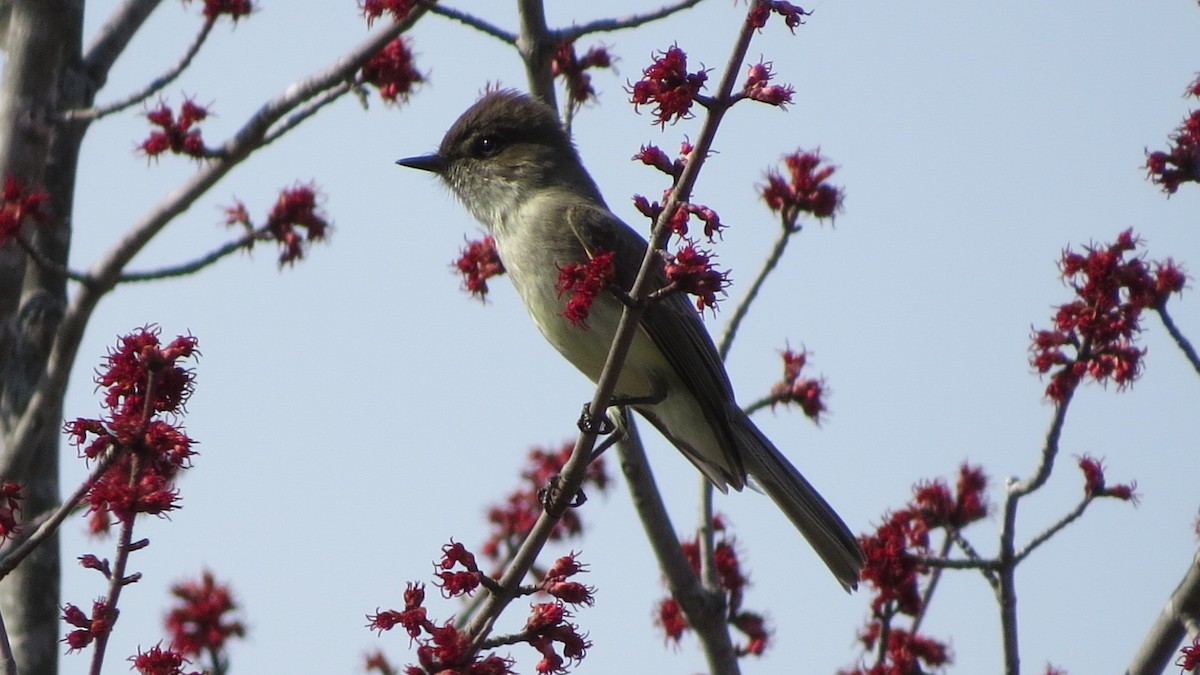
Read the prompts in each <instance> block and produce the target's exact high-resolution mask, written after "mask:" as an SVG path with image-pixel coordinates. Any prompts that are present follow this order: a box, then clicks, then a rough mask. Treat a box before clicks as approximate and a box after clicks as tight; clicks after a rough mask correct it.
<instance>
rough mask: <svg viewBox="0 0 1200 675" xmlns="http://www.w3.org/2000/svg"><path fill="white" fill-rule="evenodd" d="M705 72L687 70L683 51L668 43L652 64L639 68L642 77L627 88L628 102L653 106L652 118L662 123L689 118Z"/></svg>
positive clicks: (705, 78) (705, 76) (635, 105)
mask: <svg viewBox="0 0 1200 675" xmlns="http://www.w3.org/2000/svg"><path fill="white" fill-rule="evenodd" d="M707 79H708V71H707V70H704V69H701V70H698V71H696V72H694V73H689V72H688V71H687V54H686V53H684V51H683V50H682V49H680V48H679V47H678V46H674V45H672V46H671V47H670V48H669V49H667V51H665V52H658V54H657V56H655V57H654V63H652V64H650V65H649V66H647V67H646V68H645V70H643V71H642V79H640V80H638V81H637V82H635V83H633V85H631V87H630V88H629V92H630V102H631V103H633V105H634V107H635V108H636V107H637V106H640V105H650V104H653V105H654V118H655V119H654V121H655V122H656V123H657V124H659V125H663V126H665V125H666V123H667V122H675V121H676V120H679V119H681V118H685V117H690V116H691V109H692V103H694V102H695V100H696V96H697V95H698V94H699V93H700V90H701V89H703V88H704V82H705V80H707Z"/></svg>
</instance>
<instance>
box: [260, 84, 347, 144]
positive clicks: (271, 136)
mask: <svg viewBox="0 0 1200 675" xmlns="http://www.w3.org/2000/svg"><path fill="white" fill-rule="evenodd" d="M361 86H362V83H361V82H356V81H349V80H347V81H346V82H342V83H341V84H339V85H337V86H336V87H333V88H331V89H329V90H327V91H325V92H323V93H322V94H321V95H320V96H317V97H316V98H314V99H313V100H312V101H309V102H308V103H307V104H306V105H304V106H302V107H301V108H300V109H299V110H297V111H296V112H294V113H292V114H291V115H288V117H287V119H285V120H284V121H282V122H280V123H279V125H278V126H276V127H275V128H273V129H271V131H270V132H269V133H268V134H267V135H265V136H263V140H262V145H268V144H270V143H274V142H275V141H276V140H278V139H279V137H280V136H283V135H284V134H286V133H287V132H289V131H291V130H292V129H294V128H296V127H297V126H299V125H300V123H301V122H303V121H304V120H306V119H308V118H310V117H312V116H313V115H315V114H316V113H317V111H318V110H320V109H321V108H324V107H325V106H327V105H329V104H330V103H333V102H334V101H336V100H338V99H339V98H341V97H342V96H344V95H346V94H347V93H349V92H351V91H355V90H357V89H359V88H360V87H361Z"/></svg>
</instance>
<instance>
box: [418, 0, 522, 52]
mask: <svg viewBox="0 0 1200 675" xmlns="http://www.w3.org/2000/svg"><path fill="white" fill-rule="evenodd" d="M418 4H419V5H420V6H421V7H424V8H425V9H428V10H429V13H430V14H437V15H438V16H444V17H446V18H447V19H453V20H454V21H457V22H459V23H461V24H463V25H465V26H469V27H471V28H474V29H475V30H477V31H479V32H481V33H484V34H486V35H490V36H492V37H494V38H496V39H497V40H499V41H501V42H503V43H505V44H509V45H516V44H517V34H516V33H510V32H508V31H506V30H504V29H503V28H500V27H499V26H496V25H493V24H490V23H488V22H487V21H484V20H483V19H480V18H479V17H477V16H473V15H471V14H467V13H466V12H462V11H459V10H457V9H454V8H453V7H446V6H445V5H440V4H435V3H433V2H430V1H429V0H421V2H419V3H418Z"/></svg>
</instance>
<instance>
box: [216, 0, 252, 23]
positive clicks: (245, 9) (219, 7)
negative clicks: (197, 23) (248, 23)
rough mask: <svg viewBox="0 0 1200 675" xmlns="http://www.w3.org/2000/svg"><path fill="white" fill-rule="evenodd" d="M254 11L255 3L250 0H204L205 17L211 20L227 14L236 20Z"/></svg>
mask: <svg viewBox="0 0 1200 675" xmlns="http://www.w3.org/2000/svg"><path fill="white" fill-rule="evenodd" d="M253 11H254V3H252V2H250V0H204V18H206V19H208V20H210V21H215V20H216V19H217V18H218V17H220V16H221V15H222V14H225V15H228V16H229V18H231V19H233V20H234V21H235V22H236V21H237V20H238V19H240V18H242V17H243V16H246V15H247V14H249V13H250V12H253Z"/></svg>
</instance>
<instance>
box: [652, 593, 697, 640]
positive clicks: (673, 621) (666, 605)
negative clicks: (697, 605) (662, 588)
mask: <svg viewBox="0 0 1200 675" xmlns="http://www.w3.org/2000/svg"><path fill="white" fill-rule="evenodd" d="M654 623H656V624H658V625H659V626H660V627H661V628H662V629H663V633H664V634H665V635H666V638H667V639H668V640H672V641H674V642H679V640H680V639H681V638H682V637H683V631H684V630H686V629H689V628H691V626H689V625H688V621H687V617H686V616H684V615H683V609H682V608H680V606H679V601H678V600H676V599H675V598H663V599H662V600H661V601H660V602H659V603H658V612H657V616H656V617H655V619H654Z"/></svg>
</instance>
